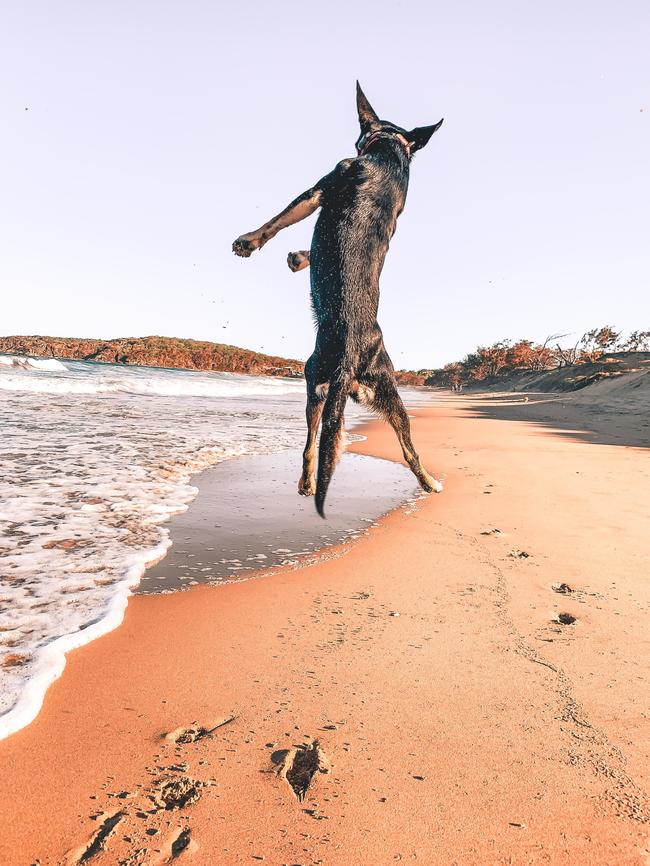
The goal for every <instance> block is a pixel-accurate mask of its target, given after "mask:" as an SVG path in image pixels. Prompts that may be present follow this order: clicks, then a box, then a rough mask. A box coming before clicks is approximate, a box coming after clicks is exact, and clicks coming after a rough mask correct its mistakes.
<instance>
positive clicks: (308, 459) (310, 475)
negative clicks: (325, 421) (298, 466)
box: [298, 394, 325, 496]
mask: <svg viewBox="0 0 650 866" xmlns="http://www.w3.org/2000/svg"><path fill="white" fill-rule="evenodd" d="M324 405H325V401H324V400H323V399H322V397H318V396H317V395H316V394H313V395H311V394H310V395H309V396H308V397H307V412H306V414H307V443H306V444H305V450H304V451H303V452H302V475H301V476H300V481H299V482H298V493H300V495H301V496H313V495H314V494H315V493H316V442H317V439H318V425H319V424H320V419H321V416H322V414H323V406H324Z"/></svg>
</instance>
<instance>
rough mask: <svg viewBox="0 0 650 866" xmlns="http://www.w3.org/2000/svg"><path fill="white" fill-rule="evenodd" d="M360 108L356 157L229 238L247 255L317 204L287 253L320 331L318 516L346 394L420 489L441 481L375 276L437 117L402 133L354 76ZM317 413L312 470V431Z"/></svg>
mask: <svg viewBox="0 0 650 866" xmlns="http://www.w3.org/2000/svg"><path fill="white" fill-rule="evenodd" d="M357 110H358V113H359V125H360V128H361V134H360V136H359V140H358V141H357V152H358V154H359V155H358V156H357V157H356V158H355V159H345V160H343V161H342V162H340V163H339V164H338V166H337V167H336V168H335V169H334V171H332V172H330V173H329V174H328V175H326V176H325V177H323V178H321V180H319V181H318V183H316V184H315V185H314V186H313V187H311V188H310V189H308V190H306V191H305V192H304V193H302V195H300V196H298V198H296V199H294V201H292V202H291V203H290V204H289V205H288V207H286V208H285V209H284V211H282V213H280V214H278V215H277V216H276V217H274V218H273V219H271V220H270V221H269V222H267V223H265V224H264V225H263V226H261V227H260V228H259V229H257V231H254V232H249V233H248V234H245V235H241V236H240V237H239V238H237V240H236V241H235V242H234V244H233V250H234V251H235V253H236V254H237V255H240V256H244V257H247V256H249V255H250V254H251V253H252V252H253V251H254V250H256V249H260V248H261V247H262V246H263V245H264V244H265V243H266V242H267V241H268V240H270V239H271V238H272V237H274V236H275V235H276V234H277V233H278V231H280V230H282V229H283V228H285V227H286V226H289V225H293V224H294V223H296V222H298V221H299V220H301V219H304V218H305V217H306V216H309V214H311V213H313V212H314V211H315V210H316V209H317V208H319V207H320V208H321V209H322V210H321V214H320V216H319V218H318V221H317V223H316V227H315V230H314V236H313V240H312V245H311V250H310V251H309V252H307V251H304V250H303V251H300V252H297V253H289V256H288V260H287V261H288V264H289V267H290V268H291V269H292V270H294V271H298V270H302V269H303V268H304V267H306V266H307V265H308V264H311V296H312V306H313V309H314V315H315V317H316V322H317V324H318V334H317V336H316V347H315V349H314V352H313V354H312V355H311V357H310V358H309V360H308V361H307V363H306V364H305V379H306V383H307V413H306V414H307V430H308V432H307V443H306V445H305V450H304V452H303V471H302V475H301V478H300V482H299V484H298V490H299V492H300V493H301V494H303V495H304V496H311V495H313V494H315V495H316V508H317V509H318V512H319V514H321V516H324V515H323V506H324V502H325V496H326V494H327V488H328V486H329V483H330V479H331V477H332V473H333V472H334V466H335V465H336V460H337V456H338V452H339V450H340V446H341V440H342V436H343V411H344V409H345V404H346V401H347V398H348V396H351V397H352V398H353V399H355V400H358V401H360V402H364V403H366V404H367V405H368V406H369V407H371V408H372V409H374V410H376V411H377V412H379V413H380V414H382V415H383V416H384V417H385V418H386V419H387V420H388V422H389V423H390V424H391V425H392V426H393V428H394V429H395V432H396V433H397V436H398V439H399V441H400V444H401V446H402V451H403V454H404V459H405V460H406V461H407V463H408V464H409V466H410V467H411V469H412V471H413V473H414V474H415V475H416V477H417V479H418V481H419V482H420V485H421V486H422V487H423V489H424V490H427V491H432V490H441V489H442V486H441V485H440V484H439V482H437V481H436V480H435V479H434V478H432V477H431V476H430V475H429V473H428V472H427V471H426V470H425V469H424V468H423V467H422V465H421V463H420V459H419V457H418V455H417V452H416V451H415V448H414V447H413V442H412V441H411V433H410V424H409V419H408V415H407V413H406V410H405V409H404V404H403V403H402V400H401V398H400V396H399V393H398V391H397V386H396V384H395V377H394V371H393V365H392V363H391V361H390V358H389V357H388V353H387V352H386V349H385V347H384V341H383V337H382V333H381V329H380V327H379V325H378V323H377V309H378V306H379V276H380V274H381V271H382V268H383V266H384V260H385V258H386V253H387V252H388V245H389V243H390V239H391V238H392V236H393V234H394V232H395V225H396V222H397V218H398V216H399V215H400V213H401V212H402V209H403V208H404V202H405V200H406V192H407V189H408V181H409V163H410V160H411V157H412V155H413V153H415V151H417V150H419V149H420V148H422V147H424V146H425V145H426V144H427V142H428V141H429V139H430V138H431V136H432V135H433V133H434V132H435V131H436V130H437V129H439V128H440V125H441V123H442V121H440V122H439V123H436V124H433V125H432V126H420V127H415V128H414V129H412V130H410V131H409V130H406V129H402V127H399V126H397V125H396V124H394V123H391V122H389V121H385V120H380V119H379V117H378V115H377V114H376V112H375V111H374V109H373V108H372V106H371V105H370V103H369V102H368V100H367V99H366V97H365V95H364V93H363V91H362V90H361V88H360V87H359V84H358V82H357ZM321 418H322V432H321V437H320V447H319V454H318V476H317V478H316V477H315V472H314V466H315V455H316V435H317V432H318V427H319V424H320V422H321Z"/></svg>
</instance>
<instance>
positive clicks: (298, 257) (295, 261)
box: [287, 250, 309, 274]
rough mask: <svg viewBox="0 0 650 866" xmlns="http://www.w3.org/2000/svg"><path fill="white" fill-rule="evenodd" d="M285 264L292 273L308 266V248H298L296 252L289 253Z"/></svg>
mask: <svg viewBox="0 0 650 866" xmlns="http://www.w3.org/2000/svg"><path fill="white" fill-rule="evenodd" d="M287 264H288V265H289V267H290V268H291V270H292V271H293V272H294V274H295V273H296V271H302V269H303V268H307V267H309V250H299V251H298V252H297V253H289V255H288V256H287Z"/></svg>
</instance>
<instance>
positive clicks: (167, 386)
mask: <svg viewBox="0 0 650 866" xmlns="http://www.w3.org/2000/svg"><path fill="white" fill-rule="evenodd" d="M3 367H5V368H8V369H2V368H3ZM44 372H47V373H48V375H47V376H43V375H39V374H40V373H44ZM49 374H52V375H49ZM304 389H305V383H304V381H303V380H302V379H288V378H284V377H271V376H247V375H241V374H237V373H201V372H195V371H190V370H167V369H163V368H156V367H153V368H152V367H136V366H133V367H130V366H120V365H116V364H98V363H87V362H83V361H67V362H66V364H63V363H61V361H58V360H56V359H54V358H48V359H44V360H39V359H37V358H23V357H16V356H12V355H0V390H4V391H25V392H30V393H32V394H142V395H148V396H160V397H236V396H245V395H248V396H262V395H265V394H268V395H281V394H295V393H301V392H304Z"/></svg>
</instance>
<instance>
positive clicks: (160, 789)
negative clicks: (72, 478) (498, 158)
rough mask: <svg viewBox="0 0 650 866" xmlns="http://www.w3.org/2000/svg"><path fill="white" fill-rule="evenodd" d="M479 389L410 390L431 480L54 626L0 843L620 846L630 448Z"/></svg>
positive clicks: (7, 757) (642, 673) (633, 592)
mask: <svg viewBox="0 0 650 866" xmlns="http://www.w3.org/2000/svg"><path fill="white" fill-rule="evenodd" d="M486 406H487V402H486V400H484V399H482V400H480V401H476V400H472V399H465V398H449V399H448V400H444V401H443V402H441V404H440V405H438V406H436V407H433V408H431V409H417V410H415V411H414V413H413V414H415V415H416V418H415V421H414V425H413V426H414V438H415V441H416V443H417V444H418V447H419V450H420V452H421V454H422V456H423V460H424V462H425V463H426V465H427V467H428V468H429V469H430V470H432V471H433V472H434V473H435V474H444V475H445V476H446V481H445V484H446V489H445V492H444V493H443V494H442V495H440V496H430V497H427V498H424V499H421V500H419V501H418V503H417V506H416V507H415V508H414V507H409V508H402V509H398V510H397V511H395V512H393V513H392V514H390V515H389V516H388V517H387V518H385V519H384V520H382V521H381V522H380V524H379V526H378V527H376V528H375V529H373V530H372V532H371V533H370V534H369V535H368V536H364V537H361V538H359V539H358V540H357V541H355V542H354V543H352V544H348V545H345V546H344V547H342V548H332V549H331V550H332V551H333V552H335V553H336V555H334V556H328V557H326V558H324V559H323V561H321V562H318V563H316V564H313V565H310V566H308V567H305V568H295V567H292V568H285V569H281V570H279V571H277V573H275V574H273V575H271V576H269V577H264V578H260V579H258V580H252V581H245V582H241V583H233V584H228V585H225V586H222V587H218V588H214V587H209V586H197V587H193V588H192V589H191V590H190V591H188V592H182V593H176V594H173V595H140V596H137V597H134V598H133V599H132V601H131V603H130V605H129V608H128V611H127V615H126V618H125V621H124V624H123V625H122V626H121V627H120V628H119V629H118V630H116V631H115V632H113V633H111V634H109V635H107V636H106V637H104V638H102V639H100V640H97V641H96V642H94V643H92V644H90V645H88V646H86V647H84V648H82V649H80V650H78V651H76V652H74V653H72V654H71V656H70V658H69V662H68V667H67V669H66V671H65V673H64V675H63V677H62V678H61V679H60V680H59V681H58V682H57V683H55V685H54V686H53V687H52V688H51V689H50V691H49V693H48V695H47V697H46V700H45V705H44V708H43V711H42V712H41V714H40V716H39V717H38V718H37V720H36V721H35V722H34V723H33V724H32V725H31V726H30V727H29V728H28V729H26V730H24V731H21V732H19V733H18V734H16V735H14V736H13V737H11V738H9V739H8V740H6V741H3V742H2V743H0V773H1V778H2V779H3V780H4V781H5V786H4V790H3V791H2V792H1V793H0V804H1V805H0V811H1V814H2V817H3V833H2V834H1V836H0V862H2V863H3V864H5V863H7V864H10V866H13V864H31V863H35V862H37V858H39V860H38V862H39V863H40V864H41V866H45V864H57V863H68V864H75V866H76V864H80V863H91V864H93V866H94V864H97V866H103V864H116V863H119V864H123V866H137V864H147V866H148V864H162V863H168V862H175V861H176V860H179V862H180V863H185V862H187V863H188V864H206V866H207V864H231V863H232V864H235V863H256V862H260V861H264V862H267V863H270V864H278V866H280V864H301V866H307V864H327V866H330V864H332V866H339V864H340V866H356V864H359V866H361V864H371V863H372V864H373V866H378V864H393V863H395V862H400V861H404V862H419V863H425V864H438V863H440V864H486V863H487V864H492V863H494V864H496V863H499V864H501V863H514V864H519V863H522V864H523V863H526V864H530V863H534V864H537V863H540V864H541V863H553V864H608V866H609V864H614V863H615V864H647V863H648V862H649V861H648V858H649V856H650V853H649V850H648V842H649V838H650V823H649V819H650V802H649V800H648V795H647V792H648V789H649V788H650V717H649V714H648V706H650V686H649V682H648V673H647V672H648V660H649V655H650V639H649V638H648V629H647V622H648V613H649V611H650V583H649V582H648V579H647V577H648V573H647V570H648V546H647V538H648V497H647V491H648V488H649V484H648V482H649V481H650V464H649V462H648V451H647V450H645V449H642V448H639V447H627V446H623V445H622V444H619V445H607V444H598V443H592V442H585V441H584V439H583V436H582V435H581V434H580V432H579V431H580V426H579V422H580V418H579V413H578V416H577V422H576V427H575V429H576V430H577V431H578V432H576V433H573V432H572V431H570V430H566V429H560V428H557V429H556V428H552V427H550V425H548V424H542V423H539V422H537V421H534V420H531V421H527V420H517V421H513V420H505V419H503V418H500V417H498V415H497V416H495V417H490V415H489V413H487V412H486V411H485V408H486ZM522 411H523V410H522ZM523 417H524V418H525V415H524V416H523ZM612 423H615V424H616V430H617V434H616V435H617V436H620V435H624V434H622V431H624V429H625V418H624V417H622V416H621V414H620V413H619V414H618V415H617V416H616V417H614V418H613V419H612ZM630 423H631V424H632V427H631V428H630V439H632V436H633V432H634V430H633V429H632V428H633V427H634V423H635V422H634V421H632V422H630ZM365 432H366V433H367V435H368V437H369V438H368V440H367V441H366V442H362V443H358V444H355V445H354V446H352V450H356V451H359V452H365V453H372V454H377V455H380V456H383V457H386V458H389V459H395V460H397V459H398V458H399V453H398V449H397V445H396V442H395V441H394V438H393V434H392V431H389V430H388V429H386V427H385V426H384V425H383V424H371V425H369V426H368V428H366V430H365ZM334 483H336V482H334ZM332 489H333V490H334V488H332ZM372 489H373V478H372V473H371V472H370V473H368V477H367V480H366V486H365V491H364V492H367V495H368V496H372ZM198 502H199V500H197V503H198ZM206 541H207V539H206ZM206 546H207V545H206ZM557 590H562V591H557ZM316 740H318V741H319V746H315V745H314V741H316ZM312 771H313V775H312Z"/></svg>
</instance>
